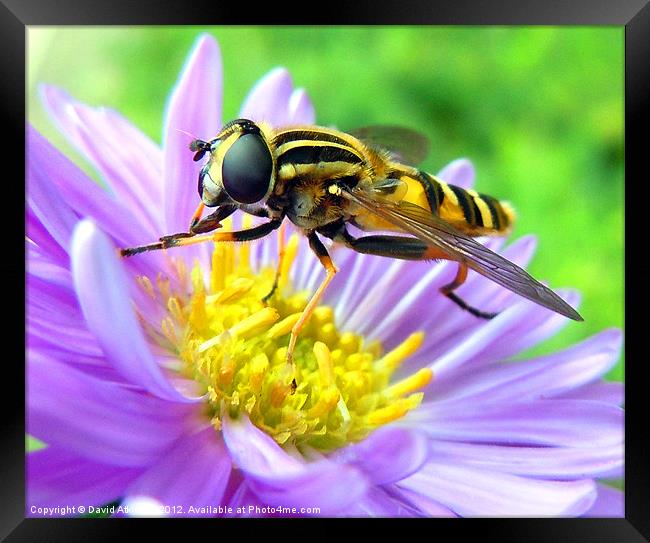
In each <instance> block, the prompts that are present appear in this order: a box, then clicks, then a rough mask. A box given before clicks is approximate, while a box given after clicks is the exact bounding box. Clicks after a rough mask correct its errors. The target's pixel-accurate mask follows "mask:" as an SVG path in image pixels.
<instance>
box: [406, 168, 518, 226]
mask: <svg viewBox="0 0 650 543" xmlns="http://www.w3.org/2000/svg"><path fill="white" fill-rule="evenodd" d="M400 179H402V180H403V181H405V182H406V184H407V186H408V190H407V192H406V194H405V196H404V200H406V201H408V202H411V203H414V204H416V205H419V206H420V207H424V208H426V209H430V210H431V212H432V213H434V214H436V215H438V216H439V217H440V218H441V219H444V220H445V221H447V222H448V223H449V224H451V225H452V226H455V227H456V228H458V229H459V230H461V231H462V232H464V233H466V234H468V235H471V236H485V235H502V234H505V233H507V232H508V231H509V230H510V229H511V227H512V225H513V223H514V220H515V212H514V210H513V209H512V207H511V206H510V204H508V203H507V202H502V201H499V200H497V199H496V198H493V197H492V196H488V195H487V194H481V193H478V192H476V191H475V190H471V189H463V188H460V187H457V186H456V185H450V184H448V183H445V182H444V181H442V180H441V179H439V178H437V177H434V176H433V175H431V174H428V173H426V172H423V171H419V170H416V171H413V170H411V171H409V172H405V173H403V174H402V175H401V176H400Z"/></svg>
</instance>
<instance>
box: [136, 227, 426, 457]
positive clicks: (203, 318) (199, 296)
mask: <svg viewBox="0 0 650 543" xmlns="http://www.w3.org/2000/svg"><path fill="white" fill-rule="evenodd" d="M244 221H248V222H247V223H246V222H245V224H249V223H251V219H246V218H245V219H244ZM224 227H225V226H224ZM298 248H299V237H298V236H297V235H292V236H291V237H290V238H289V240H288V241H287V244H286V246H285V248H284V251H285V252H284V258H283V262H282V266H281V269H280V271H279V276H278V287H279V288H278V291H277V293H276V295H275V296H274V297H273V298H272V299H271V300H270V301H269V302H268V303H269V305H268V306H265V305H264V303H263V302H262V298H263V297H264V296H265V295H266V294H268V292H269V289H270V287H271V284H272V282H273V279H274V276H275V270H274V269H272V268H266V269H263V270H261V271H259V272H253V270H252V268H251V266H250V265H249V263H248V259H249V255H250V253H249V251H248V249H247V248H245V245H244V246H242V245H234V244H227V243H218V244H216V245H215V248H214V251H213V253H212V270H210V274H209V276H208V277H207V279H208V281H207V284H206V279H205V277H204V275H203V271H202V270H201V268H200V267H199V265H198V264H197V265H195V266H194V267H193V268H192V270H191V273H188V271H187V270H186V269H184V268H183V265H182V263H180V262H179V263H176V264H175V272H173V273H174V275H173V277H174V278H176V276H177V277H178V279H179V281H175V280H174V282H173V283H170V281H169V279H168V278H165V277H158V278H157V279H156V281H155V283H154V284H152V282H151V281H150V280H149V279H148V278H146V277H142V278H139V279H138V283H139V284H140V286H141V287H142V289H143V290H144V291H145V292H146V293H147V296H149V297H151V298H153V299H154V300H156V301H159V302H161V307H162V308H163V309H164V310H165V311H166V315H165V316H164V317H163V318H162V319H161V323H160V326H159V327H156V326H154V325H153V324H152V323H149V328H147V327H145V328H144V329H145V330H146V331H147V333H148V335H149V337H150V338H151V340H152V341H155V342H156V343H158V344H159V345H161V346H162V347H163V348H166V349H170V350H172V351H173V352H175V353H176V355H177V357H178V359H179V360H181V364H180V367H176V368H174V369H173V370H172V371H179V372H180V373H182V374H183V376H184V377H187V378H191V379H194V380H195V381H196V382H197V383H198V384H200V385H201V386H202V387H204V390H205V391H206V394H205V397H206V400H205V401H206V405H207V407H208V408H209V417H210V422H211V424H212V426H213V427H214V428H215V431H220V429H221V419H222V417H223V416H224V415H225V414H228V415H229V416H232V417H236V416H238V415H240V414H242V413H245V414H247V416H248V417H249V418H250V420H251V422H252V423H253V424H255V425H256V426H257V427H258V428H260V429H261V430H262V431H264V432H266V433H268V434H269V435H270V436H272V437H273V439H274V440H275V441H276V442H277V443H279V444H280V445H284V446H290V447H294V448H296V447H297V448H298V450H301V447H303V446H305V447H309V448H310V449H311V450H330V449H333V448H337V447H342V446H345V445H346V444H349V443H351V442H354V441H358V440H361V439H363V438H365V437H366V436H367V435H368V434H370V433H371V432H373V431H374V430H375V429H376V428H378V427H379V426H381V425H383V424H387V423H389V422H392V421H395V420H397V419H399V418H400V417H403V416H404V415H405V414H406V413H408V412H409V411H410V410H411V409H413V408H414V407H415V406H417V405H418V404H419V403H420V401H421V400H422V397H423V394H422V393H421V392H419V391H420V390H422V389H423V388H424V387H426V386H427V385H428V384H429V382H430V381H431V379H432V375H433V373H432V371H431V370H430V369H429V368H424V369H421V370H419V371H417V372H415V373H414V374H412V375H410V376H407V377H405V378H404V379H402V380H400V381H398V382H395V383H391V375H392V374H393V373H394V371H395V370H396V369H397V368H398V367H399V366H400V365H401V364H402V363H403V361H404V360H405V359H406V358H407V357H408V356H410V355H411V354H412V353H414V352H415V351H416V350H417V349H418V348H419V347H420V346H421V345H422V343H423V340H424V334H423V333H422V332H418V333H414V334H412V335H411V336H409V337H408V338H407V339H406V340H405V341H404V342H402V343H401V344H400V345H398V346H397V347H396V348H394V349H393V350H391V351H390V352H388V353H385V354H383V348H382V346H381V344H380V343H379V342H378V341H368V340H366V339H365V338H364V337H362V336H361V335H359V334H356V333H354V332H353V331H349V330H348V331H345V332H342V331H340V330H339V329H338V328H337V325H336V322H335V321H336V319H335V313H334V310H333V308H332V307H330V306H326V305H324V306H320V307H316V308H315V309H314V312H313V314H312V316H311V319H310V320H309V322H308V323H307V325H306V326H305V327H304V329H303V330H302V331H301V333H300V335H299V336H298V341H297V343H296V346H295V351H294V358H293V362H294V364H293V365H292V364H287V362H286V355H287V345H288V341H289V336H290V333H291V330H292V329H293V328H294V326H295V324H296V323H297V322H298V320H299V319H300V317H301V315H302V311H303V309H304V308H305V306H306V304H307V301H308V297H309V293H308V292H303V291H300V292H298V291H295V290H294V288H293V286H292V284H291V267H292V265H293V263H294V262H295V260H296V258H297V255H298ZM171 285H173V288H172V286H171ZM156 287H157V289H156ZM188 291H191V292H192V294H191V296H189V297H188V296H187V294H185V293H186V292H188ZM294 379H295V382H296V384H297V387H293V386H292V384H293V381H294Z"/></svg>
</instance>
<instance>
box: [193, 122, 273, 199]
mask: <svg viewBox="0 0 650 543" xmlns="http://www.w3.org/2000/svg"><path fill="white" fill-rule="evenodd" d="M190 150H192V151H194V152H195V155H194V160H200V159H201V158H202V157H203V156H204V155H205V153H208V152H209V153H210V160H209V161H208V162H207V163H206V165H205V166H204V167H203V168H202V169H201V172H200V174H199V187H198V188H199V194H200V195H201V198H202V200H203V202H204V203H205V204H206V205H207V206H209V207H214V206H216V205H222V204H224V203H234V204H243V205H245V204H254V203H257V202H260V201H261V200H263V199H264V197H265V196H267V195H268V194H269V193H270V192H271V189H272V187H273V181H274V175H273V169H274V164H273V154H272V152H271V148H270V146H269V144H268V142H267V139H266V137H265V135H264V132H263V131H262V129H261V128H260V127H259V126H258V125H257V124H256V123H254V122H253V121H249V120H248V119H236V120H234V121H231V122H229V123H227V124H226V125H225V126H224V127H223V128H222V130H221V132H220V133H219V135H218V136H217V137H216V138H215V139H214V140H212V141H210V142H205V141H202V140H194V141H193V142H192V143H191V145H190Z"/></svg>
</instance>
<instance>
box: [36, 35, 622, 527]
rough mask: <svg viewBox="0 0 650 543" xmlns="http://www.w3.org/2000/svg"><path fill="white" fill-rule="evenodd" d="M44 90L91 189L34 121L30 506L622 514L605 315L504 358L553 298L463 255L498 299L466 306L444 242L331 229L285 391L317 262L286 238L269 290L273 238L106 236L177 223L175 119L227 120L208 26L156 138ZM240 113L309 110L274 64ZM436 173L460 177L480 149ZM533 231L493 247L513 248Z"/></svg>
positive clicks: (186, 174)
mask: <svg viewBox="0 0 650 543" xmlns="http://www.w3.org/2000/svg"><path fill="white" fill-rule="evenodd" d="M43 97H44V100H45V103H46V105H47V107H48V109H49V111H50V113H51V114H52V116H53V117H54V119H55V121H56V122H57V124H58V125H59V127H60V128H61V130H62V131H63V133H64V134H65V135H66V136H67V137H68V139H69V140H70V141H71V142H72V143H73V144H74V145H75V146H76V147H77V148H78V149H79V150H80V151H81V152H82V153H83V154H84V155H85V157H86V158H87V159H88V160H89V161H90V162H91V163H93V164H94V165H95V166H96V167H97V169H98V171H99V172H100V174H101V176H102V179H103V180H104V181H105V183H106V185H107V189H108V190H105V189H104V188H102V187H100V186H99V185H97V184H95V183H94V182H92V181H91V180H90V179H89V178H87V177H86V176H85V175H84V174H83V173H82V172H81V171H80V170H79V169H78V168H77V167H75V166H74V165H73V164H72V163H71V162H70V161H69V160H67V159H66V158H65V157H64V156H62V155H61V154H60V153H59V152H58V151H57V150H56V149H55V148H53V147H52V146H51V144H50V143H49V142H48V141H47V140H46V139H45V138H44V137H43V136H41V135H40V134H39V133H38V132H37V131H36V130H34V129H31V128H30V129H29V132H28V145H29V147H28V150H29V160H28V207H27V236H26V237H27V240H26V246H27V257H28V261H27V271H28V275H27V292H28V296H27V298H28V299H27V319H28V409H27V413H28V420H27V427H28V432H29V433H30V434H31V435H33V436H35V437H36V438H38V439H40V440H42V441H43V442H44V443H46V444H47V446H46V447H45V448H43V449H40V450H37V451H33V452H30V453H29V454H28V457H27V513H28V514H29V515H33V516H42V515H44V514H47V511H53V510H54V508H62V507H65V506H70V505H74V504H77V505H78V504H84V505H85V506H86V507H88V506H95V507H96V506H101V505H104V504H108V503H111V502H114V501H116V500H120V501H121V503H124V504H132V505H133V509H134V511H135V512H134V511H131V513H129V511H123V513H125V514H138V513H140V514H141V513H142V512H143V511H144V512H145V514H152V515H155V514H159V513H160V512H161V508H162V513H163V514H171V515H175V514H178V515H183V516H187V515H195V516H212V515H225V516H228V515H251V516H258V515H267V514H274V515H303V514H306V515H333V516H334V515H335V516H338V515H346V516H366V515H370V516H401V515H404V516H441V515H442V516H455V515H460V516H558V515H561V516H572V515H589V514H592V515H594V514H597V515H607V516H621V515H622V494H621V493H620V492H619V491H617V490H614V489H612V488H610V487H606V486H604V485H602V484H601V483H600V482H598V480H599V479H601V478H616V477H620V476H621V472H622V461H623V452H622V451H623V412H622V409H621V408H620V404H621V403H622V387H621V385H620V384H618V383H606V382H604V381H602V376H603V374H604V373H605V372H606V371H607V370H608V369H609V368H611V367H612V365H613V364H614V363H615V362H616V360H617V357H618V354H619V351H620V346H621V334H620V332H619V331H617V330H606V331H604V332H602V333H600V334H598V335H596V336H594V337H592V338H589V339H587V340H586V341H584V342H582V343H580V344H578V345H574V346H572V347H570V348H568V349H566V350H564V351H561V352H558V353H555V354H552V355H548V356H543V357H539V358H535V359H532V360H522V361H517V362H513V361H512V360H511V359H512V358H513V357H515V356H516V355H517V354H518V353H520V352H522V351H524V350H525V349H527V348H528V347H530V346H533V345H535V344H537V343H539V342H540V341H542V340H544V339H545V338H547V337H549V336H551V335H552V334H554V333H555V332H556V331H557V330H559V329H560V328H561V327H562V326H563V325H564V324H565V323H566V319H565V318H563V317H561V316H559V315H557V314H555V313H552V312H550V311H548V310H546V309H544V308H541V307H539V306H537V305H535V304H533V303H531V302H529V301H527V300H523V299H521V298H519V297H517V296H516V295H514V294H512V293H510V292H509V291H505V290H503V289H501V288H500V287H498V286H497V285H495V284H493V283H490V282H489V281H487V280H486V279H484V278H482V277H480V276H473V277H471V278H469V279H468V281H467V283H466V285H464V286H463V287H462V296H463V298H464V299H466V300H467V301H468V302H469V303H471V304H473V305H475V306H478V307H481V308H482V309H485V310H493V309H499V310H501V313H500V314H499V315H498V316H497V317H496V318H494V319H493V320H491V321H482V320H479V319H476V318H474V317H473V316H471V315H469V314H468V313H466V312H463V311H461V310H459V309H458V308H456V307H455V306H453V304H450V302H449V301H448V300H446V299H445V298H443V297H441V296H440V295H439V293H438V289H439V288H440V286H441V285H443V284H445V283H446V282H448V281H449V279H450V278H451V277H452V275H453V273H454V266H453V264H451V263H437V264H431V263H426V262H420V263H413V262H404V261H390V260H386V259H381V258H377V257H371V256H367V255H358V254H355V253H352V252H351V251H347V250H341V251H338V250H337V249H333V251H334V252H333V256H334V258H335V260H336V263H337V266H338V267H339V269H340V271H339V273H338V274H337V275H336V277H335V278H334V280H333V282H332V284H331V286H330V288H329V290H328V291H327V292H326V295H325V297H324V299H323V303H322V305H321V306H320V307H319V308H318V309H317V311H316V312H315V314H314V316H313V318H312V319H311V321H310V323H309V325H308V326H307V327H306V329H305V330H304V332H303V333H302V334H301V337H300V341H299V342H298V345H297V348H296V354H295V360H296V361H297V364H296V366H297V370H296V371H297V374H296V376H297V380H298V388H297V390H296V391H295V394H291V378H292V375H291V374H290V372H289V373H288V372H287V366H286V365H285V364H284V363H283V360H284V353H285V352H286V340H287V335H288V332H289V330H290V328H291V326H292V323H293V322H295V316H296V314H297V313H299V311H300V310H301V308H302V307H304V304H305V303H306V300H307V299H308V296H309V293H311V292H313V291H314V289H315V287H316V286H317V284H318V282H319V279H320V278H321V277H322V273H323V272H322V267H321V266H320V263H319V262H318V260H317V259H316V258H315V257H314V256H313V255H312V254H311V252H310V251H309V248H308V247H307V245H306V243H305V240H304V239H303V238H301V237H299V236H298V235H296V234H293V235H292V236H291V237H290V238H289V241H288V244H287V257H286V259H285V262H286V263H285V265H284V266H283V269H282V273H281V277H280V289H279V293H278V294H277V295H276V296H275V297H274V298H273V299H272V302H271V303H270V304H269V306H268V307H264V305H263V304H262V303H261V301H260V299H261V298H262V296H263V295H264V294H265V293H266V292H268V288H269V287H270V284H271V282H272V280H273V273H274V271H273V270H274V267H273V266H274V261H275V255H276V254H277V241H276V239H275V238H269V239H265V240H263V241H261V242H259V243H258V244H255V245H251V246H248V245H244V246H242V247H232V246H225V245H224V246H222V245H217V246H216V247H214V248H213V247H209V246H208V244H202V245H197V246H192V247H184V248H182V249H180V248H179V249H176V250H172V251H167V252H164V253H163V252H152V253H146V254H145V255H140V256H139V257H137V258H131V259H120V258H119V256H118V255H117V251H116V248H117V247H131V246H136V245H139V244H143V243H147V242H150V241H152V240H155V239H156V238H157V237H159V236H160V235H161V234H166V233H173V232H179V231H183V230H185V229H186V228H187V223H188V220H189V218H190V217H191V216H192V212H193V210H194V207H195V206H196V203H197V197H196V193H195V192H194V187H193V186H188V180H195V179H196V178H197V175H198V168H200V165H197V164H194V163H193V162H192V161H191V160H190V158H191V156H188V155H189V152H188V150H187V143H188V138H189V136H188V135H187V134H188V133H189V134H196V135H197V136H200V137H209V136H210V135H211V134H214V133H216V132H217V131H218V128H219V126H220V124H221V123H220V121H221V110H220V97H221V64H220V54H219V50H218V46H217V44H216V42H215V41H214V40H213V39H212V38H210V37H209V36H206V35H204V36H201V37H200V38H199V39H198V41H197V44H196V46H195V48H194V50H193V52H192V53H191V55H190V57H189V59H188V62H187V64H186V66H185V67H184V69H183V72H182V73H181V76H180V78H179V82H178V84H177V86H176V87H175V89H174V91H173V93H172V96H171V99H170V101H169V103H168V106H167V114H166V121H165V131H164V136H163V146H162V150H161V149H160V148H159V147H158V146H157V145H156V144H154V143H153V142H152V141H150V140H149V139H148V138H147V137H146V136H144V135H143V134H141V133H140V132H139V131H138V130H137V129H136V128H134V127H133V126H132V125H130V124H129V123H128V121H127V120H125V119H124V118H123V117H121V116H120V115H119V114H117V113H115V112H113V111H110V110H106V109H103V108H100V109H95V108H91V107H88V106H85V105H83V104H80V103H79V102H76V101H75V100H73V99H72V98H71V97H69V96H67V95H66V94H65V93H63V92H62V91H60V90H58V89H55V88H52V87H45V88H44V90H43ZM241 116H242V117H248V118H252V119H261V118H265V119H267V120H269V121H270V122H271V123H274V124H276V125H283V124H291V123H313V122H314V110H313V107H312V105H311V102H310V101H309V99H308V97H307V95H306V93H305V92H304V91H302V90H294V89H293V86H292V83H291V79H290V77H289V74H288V73H287V72H286V70H283V69H276V70H274V71H272V72H271V73H270V74H268V75H267V76H266V77H265V78H264V79H262V80H261V81H260V82H259V83H258V84H257V86H256V87H255V88H254V89H253V90H252V91H251V93H250V94H249V96H248V98H247V100H246V102H245V103H244V105H243V107H242V110H241ZM439 175H440V177H442V178H443V179H445V180H446V181H448V182H450V183H454V184H457V185H460V186H465V187H467V186H469V185H470V184H471V183H472V182H473V178H474V170H473V167H472V165H471V163H470V162H469V161H467V160H464V159H461V160H457V161H455V162H453V163H452V164H450V165H449V166H448V167H446V168H445V169H444V170H443V171H441V172H440V174H439ZM192 182H193V181H192ZM235 220H238V219H235ZM241 220H246V219H241ZM501 244H502V241H500V240H497V239H493V240H490V241H489V242H488V245H489V246H490V247H491V248H492V249H494V250H501ZM534 246H535V241H534V238H532V237H526V238H522V239H520V240H518V241H516V242H515V243H513V244H512V245H510V246H509V247H507V248H505V249H504V250H503V251H502V253H503V254H504V255H505V256H506V257H507V258H509V259H510V260H512V261H514V262H516V263H517V264H519V265H522V266H523V265H526V264H527V262H528V261H529V259H530V258H531V256H532V254H533V252H534ZM562 295H563V297H564V298H565V299H566V300H567V301H568V302H569V303H570V304H572V305H575V304H576V303H577V301H578V299H577V295H576V294H575V293H574V292H571V291H566V292H562ZM71 514H74V512H71ZM118 514H119V512H118Z"/></svg>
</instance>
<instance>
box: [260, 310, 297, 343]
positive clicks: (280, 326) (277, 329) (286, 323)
mask: <svg viewBox="0 0 650 543" xmlns="http://www.w3.org/2000/svg"><path fill="white" fill-rule="evenodd" d="M300 315H302V313H293V314H291V315H289V316H288V317H285V318H284V319H282V320H281V321H280V322H278V323H276V324H274V325H273V326H272V327H271V328H270V329H269V331H268V332H267V333H266V334H267V335H268V336H269V337H270V338H272V339H275V338H279V337H280V336H284V335H286V334H288V333H290V332H291V329H292V328H293V327H294V325H295V324H296V323H297V322H298V319H299V318H300Z"/></svg>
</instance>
